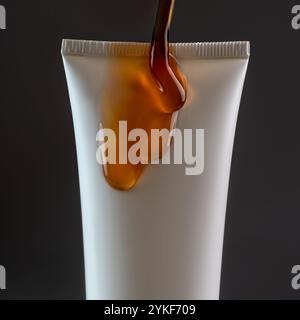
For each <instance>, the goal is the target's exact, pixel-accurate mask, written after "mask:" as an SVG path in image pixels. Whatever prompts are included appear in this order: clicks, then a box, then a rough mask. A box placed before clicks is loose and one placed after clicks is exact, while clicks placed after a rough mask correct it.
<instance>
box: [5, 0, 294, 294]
mask: <svg viewBox="0 0 300 320" xmlns="http://www.w3.org/2000/svg"><path fill="white" fill-rule="evenodd" d="M0 4H2V5H4V6H6V9H7V30H4V31H2V30H0V137H1V140H0V146H1V148H0V150H1V151H0V155H1V158H0V197H1V199H0V264H2V265H4V266H5V267H6V269H7V287H8V289H7V290H6V291H5V292H4V291H0V299H83V298H84V274H83V272H84V269H83V252H82V251H83V250H82V234H81V216H80V215H81V213H80V198H79V185H78V175H77V162H76V150H75V143H74V135H73V126H72V117H71V111H70V104H69V99H68V94H67V86H66V81H65V76H64V70H63V66H62V62H61V57H60V44H61V39H62V38H76V39H92V40H124V41H149V40H150V39H151V33H152V26H153V22H154V17H155V11H156V4H157V1H156V0H126V1H125V0H110V1H101V0H89V1H86V0H85V1H83V0H64V1H61V0H52V1H44V0H43V1H41V0H26V1H23V0H18V1H17V0H0ZM295 4H297V2H295V1H288V0H281V1H271V0H265V1H259V0H252V1H245V0H227V1H217V0H202V1H199V0H177V3H176V9H175V15H174V20H173V24H172V32H171V40H172V41H178V42H179V41H184V42H187V41H225V40H250V41H251V43H252V57H251V62H250V65H249V72H248V76H247V79H246V86H245V90H244V94H243V99H242V104H241V111H240V116H239V121H238V128H237V136H236V141H235V149H234V156H233V167H232V174H231V184H230V191H229V201H228V212H227V224H226V235H225V248H224V261H223V274H222V287H221V298H222V299H300V291H298V292H297V291H293V290H292V288H291V284H290V283H291V278H292V276H291V269H292V266H293V265H295V264H300V248H299V246H300V232H299V231H300V214H299V213H300V212H299V211H300V203H299V200H300V171H299V164H300V145H299V117H300V110H299V100H300V96H299V95H300V93H299V92H300V90H299V89H300V88H299V74H300V73H299V68H300V60H299V57H300V30H299V31H294V30H293V29H292V27H291V17H292V15H291V8H292V6H293V5H295ZM298 4H300V1H298Z"/></svg>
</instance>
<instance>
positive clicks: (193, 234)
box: [62, 40, 250, 300]
mask: <svg viewBox="0 0 300 320" xmlns="http://www.w3.org/2000/svg"><path fill="white" fill-rule="evenodd" d="M149 48H150V45H149V44H142V43H116V42H96V41H79V40H64V41H63V45H62V55H63V61H64V66H65V71H66V76H67V82H68V88H69V94H70V100H71V107H72V114H73V120H74V128H75V138H76V146H77V156H78V167H79V179H80V191H81V205H82V222H83V235H84V255H85V276H86V294H87V299H91V300H96V299H99V300H135V299H138V300H140V299H145V300H149V299H154V300H159V299H162V300H166V299H176V300H177V299H183V300H187V299H192V300H198V299H200V300H202V299H205V300H216V299H219V292H220V278H221V265H222V249H223V236H224V226H225V214H226V204H227V193H228V184H229V177H230V167H231V158H232V149H233V143H234V136H235V129H236V122H237V116H238V111H239V106H240V100H241V95H242V89H243V85H244V80H245V75H246V71H247V66H248V60H249V51H250V45H249V43H248V42H224V43H186V44H171V45H170V50H171V52H172V53H173V54H174V56H175V57H176V58H177V60H178V62H179V64H180V67H181V70H182V72H183V73H184V74H185V75H186V77H187V80H188V101H187V103H186V106H185V107H184V108H183V109H182V110H181V111H180V112H179V118H178V122H177V128H179V129H182V130H183V129H204V131H205V148H204V150H205V158H204V159H205V168H204V171H203V173H202V174H201V175H197V176H188V175H186V174H185V165H184V164H183V165H175V164H173V165H150V166H148V167H147V169H146V170H145V173H144V174H143V176H142V178H141V179H140V180H139V181H138V183H137V185H136V186H135V187H134V188H133V189H131V190H130V191H118V190H115V189H113V188H112V187H111V186H110V185H109V184H108V183H107V181H106V180H105V177H104V175H103V172H102V169H101V167H100V165H99V164H98V163H97V161H96V151H97V142H96V134H97V132H98V130H99V123H101V119H100V117H99V112H98V110H99V106H101V99H102V98H101V97H102V92H103V90H104V87H105V81H106V79H107V78H108V76H109V75H108V72H109V70H110V65H111V64H112V63H114V58H115V57H118V58H119V59H122V57H124V58H128V57H132V58H134V59H148V53H149ZM116 90H118V88H116Z"/></svg>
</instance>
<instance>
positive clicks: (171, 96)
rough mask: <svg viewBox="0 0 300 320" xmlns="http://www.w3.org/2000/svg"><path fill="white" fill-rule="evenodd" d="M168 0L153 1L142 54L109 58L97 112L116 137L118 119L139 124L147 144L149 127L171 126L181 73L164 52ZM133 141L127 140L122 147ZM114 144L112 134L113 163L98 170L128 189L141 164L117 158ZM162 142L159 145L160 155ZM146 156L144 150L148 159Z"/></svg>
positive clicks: (181, 93) (182, 86)
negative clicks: (148, 41) (150, 26)
mask: <svg viewBox="0 0 300 320" xmlns="http://www.w3.org/2000/svg"><path fill="white" fill-rule="evenodd" d="M174 3H175V0H160V2H159V8H158V13H157V18H156V23H155V27H154V32H153V39H152V44H151V49H150V53H149V57H148V58H146V59H143V58H134V57H132V58H130V57H128V58H120V59H119V58H114V61H112V65H113V70H111V72H110V75H111V80H110V81H107V86H106V88H105V95H104V98H103V101H102V105H101V110H100V112H101V118H102V125H103V127H104V128H109V129H112V130H114V132H115V134H116V135H117V137H118V136H119V121H127V126H128V132H129V131H130V130H133V129H137V128H139V129H144V130H145V131H146V132H147V134H148V137H149V139H148V146H151V129H159V130H161V129H168V130H171V129H172V127H173V126H174V123H173V121H172V116H173V114H174V112H176V111H178V110H179V109H181V108H182V107H183V105H184V104H185V101H186V95H187V93H186V87H187V86H186V79H185V77H184V75H183V74H182V73H181V71H180V70H179V67H178V64H177V62H176V60H175V58H174V57H173V56H172V55H171V54H170V53H169V27H170V24H171V19H172V13H173V8H174ZM122 138H123V137H122ZM124 138H125V139H127V137H124ZM134 143H135V142H131V143H130V142H127V150H126V151H128V150H129V149H130V147H131V146H132V145H133V144H134ZM119 147H120V141H119V140H118V141H117V148H116V149H117V151H116V153H117V154H116V158H117V164H107V165H105V166H104V168H103V171H104V174H105V178H106V180H107V182H108V183H109V184H110V185H111V186H112V187H113V188H116V189H119V190H129V189H131V188H133V187H134V186H135V185H136V183H137V182H138V180H139V179H140V177H141V175H142V173H143V171H144V169H145V167H146V165H145V164H141V163H139V164H135V165H133V164H131V163H127V164H122V163H123V162H122V161H119V160H120V159H119ZM163 147H164V146H162V145H161V146H160V154H159V156H160V157H161V156H162V150H163ZM149 153H151V150H150V149H149ZM152 156H153V155H151V154H149V161H151V157H152ZM123 160H124V159H123Z"/></svg>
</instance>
